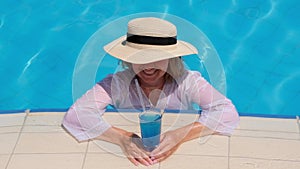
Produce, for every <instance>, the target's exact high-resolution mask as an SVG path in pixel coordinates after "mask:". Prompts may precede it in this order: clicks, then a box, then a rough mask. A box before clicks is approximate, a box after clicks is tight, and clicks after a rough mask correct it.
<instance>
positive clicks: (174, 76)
mask: <svg viewBox="0 0 300 169" xmlns="http://www.w3.org/2000/svg"><path fill="white" fill-rule="evenodd" d="M104 49H105V50H106V52H108V53H109V54H110V55H112V56H113V57H116V58H118V59H120V60H122V62H123V65H125V66H126V68H125V70H122V71H119V72H116V73H114V74H112V75H109V76H107V77H105V78H104V79H102V80H101V81H100V82H98V83H97V84H96V85H94V87H93V88H92V89H90V90H89V91H87V93H86V94H85V95H83V96H82V97H81V98H80V99H78V100H77V101H76V102H75V103H74V104H73V105H72V107H71V108H70V109H69V110H68V112H67V114H66V115H65V118H64V121H63V126H64V127H65V128H66V129H67V130H68V131H69V133H71V134H72V135H73V136H74V137H75V138H76V139H77V140H79V141H85V140H104V141H108V142H111V143H114V144H117V145H119V146H120V147H121V149H122V150H123V153H124V155H125V156H126V157H127V158H128V159H129V160H130V161H131V162H132V163H133V164H135V165H138V164H143V165H146V166H148V165H152V164H155V163H158V162H160V161H163V160H165V159H166V158H168V157H169V156H170V155H172V154H173V153H174V152H175V151H176V149H177V148H178V147H179V146H180V145H181V144H182V143H184V142H186V141H189V140H192V139H195V138H198V137H201V136H205V135H209V134H222V135H230V134H231V133H232V132H233V130H234V129H235V128H236V126H237V125H238V122H239V116H238V113H237V111H236V109H235V106H234V105H233V104H232V102H231V101H230V100H229V99H228V98H226V97H225V96H224V95H223V94H221V93H220V92H218V91H217V90H216V89H215V88H214V87H213V86H212V85H210V84H209V83H208V82H207V81H206V80H205V79H204V78H203V77H202V76H201V74H200V73H199V72H197V71H191V70H187V69H185V68H184V66H183V65H184V64H183V61H182V59H181V58H180V57H181V56H185V55H190V54H197V53H198V51H197V49H196V48H195V47H194V46H193V45H191V44H190V43H188V42H184V41H181V40H178V39H177V29H176V27H175V25H173V24H172V23H171V22H169V21H167V20H163V19H160V18H154V17H143V18H136V19H133V20H131V21H129V22H128V32H127V36H122V37H120V38H118V39H117V40H114V41H113V42H111V43H109V44H108V45H106V46H104ZM186 57H188V56H186ZM193 104H197V105H198V106H200V107H201V109H202V113H201V116H199V118H198V119H197V120H195V121H194V122H192V123H190V124H188V125H186V126H183V127H181V128H178V129H175V130H170V131H167V132H165V133H162V134H161V135H159V136H160V138H161V140H160V143H159V145H158V146H157V147H156V148H155V149H154V150H153V151H151V152H149V151H148V149H146V148H145V147H143V146H142V145H138V144H136V142H134V141H133V140H134V139H133V138H136V136H137V135H136V134H135V133H133V132H131V131H125V130H123V129H121V128H117V127H115V126H111V125H110V124H108V123H107V122H106V121H104V120H103V119H102V115H103V114H104V112H105V108H106V107H107V106H108V105H112V106H113V107H115V108H117V109H138V110H140V109H141V108H143V110H146V109H147V110H148V109H150V108H151V110H153V108H154V109H159V110H161V111H160V112H163V111H164V109H177V110H190V109H193ZM154 137H155V136H154Z"/></svg>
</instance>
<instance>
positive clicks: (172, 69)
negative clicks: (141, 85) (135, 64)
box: [121, 57, 186, 82]
mask: <svg viewBox="0 0 300 169" xmlns="http://www.w3.org/2000/svg"><path fill="white" fill-rule="evenodd" d="M121 62H122V66H123V68H124V69H129V70H130V71H132V72H133V69H132V65H131V63H128V62H125V61H121ZM185 71H186V69H185V67H184V63H183V60H182V59H181V57H175V58H171V59H169V65H168V69H167V72H166V74H165V78H166V81H167V82H170V81H172V80H173V79H174V80H177V79H178V78H180V77H182V76H183V75H184V74H185Z"/></svg>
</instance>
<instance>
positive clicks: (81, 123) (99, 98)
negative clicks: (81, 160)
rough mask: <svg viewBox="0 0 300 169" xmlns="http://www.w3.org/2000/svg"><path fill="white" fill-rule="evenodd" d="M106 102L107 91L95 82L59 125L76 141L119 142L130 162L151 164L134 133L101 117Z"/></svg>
mask: <svg viewBox="0 0 300 169" xmlns="http://www.w3.org/2000/svg"><path fill="white" fill-rule="evenodd" d="M108 104H112V101H111V98H110V96H109V94H108V93H107V92H106V91H105V90H104V89H103V88H102V87H101V86H100V85H98V84H96V85H95V86H94V87H93V88H92V89H90V90H89V91H87V92H86V93H85V94H84V95H83V96H82V97H81V98H79V99H78V100H77V101H76V102H75V103H74V104H73V105H72V106H71V108H70V109H69V110H68V112H67V113H66V115H65V117H64V120H63V126H64V127H65V128H66V129H67V130H68V131H69V133H70V134H71V135H73V136H74V137H75V138H76V139H77V140H78V141H86V140H103V141H107V142H111V143H114V144H116V145H119V146H120V147H121V149H122V151H123V152H124V154H125V155H126V156H127V157H128V159H129V160H130V161H131V162H132V163H133V164H135V165H138V164H139V163H141V164H143V165H150V164H152V160H151V159H150V158H149V155H147V154H146V152H145V151H144V150H143V149H142V148H140V147H139V144H140V143H139V140H140V139H139V138H138V136H137V135H135V134H134V133H132V132H128V131H126V130H123V129H120V128H117V127H114V126H111V125H110V124H108V123H107V122H106V121H105V120H104V119H103V118H102V115H103V113H104V112H105V108H106V106H107V105H108Z"/></svg>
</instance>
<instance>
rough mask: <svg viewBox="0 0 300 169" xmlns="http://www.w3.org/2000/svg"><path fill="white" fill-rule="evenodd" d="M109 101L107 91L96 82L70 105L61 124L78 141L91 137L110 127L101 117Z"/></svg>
mask: <svg viewBox="0 0 300 169" xmlns="http://www.w3.org/2000/svg"><path fill="white" fill-rule="evenodd" d="M111 102H112V100H111V98H110V96H109V95H108V93H107V92H106V91H105V90H104V89H103V88H102V87H101V86H100V85H98V84H96V85H95V86H94V87H93V88H92V89H90V90H89V91H87V92H86V93H85V94H84V95H83V96H82V97H81V98H79V99H78V100H77V101H76V102H75V103H74V104H73V105H72V106H71V107H70V109H69V110H68V111H67V113H66V115H65V116H64V119H63V123H62V125H63V126H64V128H65V129H66V130H68V132H69V133H70V134H71V135H73V136H74V137H75V138H76V139H77V140H78V141H85V140H88V139H93V138H95V137H97V136H99V135H101V134H102V133H104V132H105V131H106V130H107V129H109V128H110V127H111V125H110V124H108V123H107V122H106V121H105V120H104V119H103V118H102V115H103V113H104V112H105V109H106V106H107V105H108V104H111Z"/></svg>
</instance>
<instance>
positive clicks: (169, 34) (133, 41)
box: [104, 17, 198, 64]
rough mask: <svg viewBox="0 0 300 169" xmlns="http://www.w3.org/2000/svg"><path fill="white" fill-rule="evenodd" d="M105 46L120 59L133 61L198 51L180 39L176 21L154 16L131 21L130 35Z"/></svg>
mask: <svg viewBox="0 0 300 169" xmlns="http://www.w3.org/2000/svg"><path fill="white" fill-rule="evenodd" d="M104 50H105V51H106V52H107V53H109V54H110V55H112V56H114V57H116V58H118V59H121V60H123V61H125V62H129V63H134V64H146V63H151V62H156V61H160V60H164V59H170V58H174V57H178V56H184V55H190V54H197V53H198V51H197V49H196V48H195V47H194V46H193V45H191V44H189V43H187V42H184V41H180V40H177V30H176V27H175V25H173V24H172V23H170V22H168V21H166V20H163V19H159V18H153V17H149V18H137V19H133V20H131V21H129V22H128V30H127V35H125V36H122V37H120V38H118V39H116V40H114V41H113V42H111V43H109V44H107V45H106V46H104Z"/></svg>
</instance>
